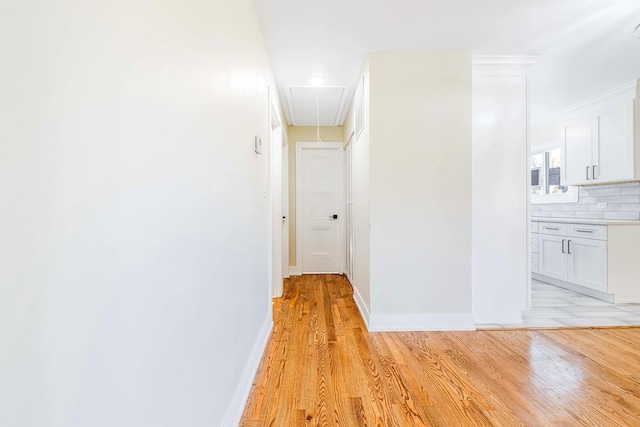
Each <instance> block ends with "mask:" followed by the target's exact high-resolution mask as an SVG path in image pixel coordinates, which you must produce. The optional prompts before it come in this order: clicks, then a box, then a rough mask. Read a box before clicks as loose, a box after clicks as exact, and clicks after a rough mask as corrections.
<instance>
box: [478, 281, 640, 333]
mask: <svg viewBox="0 0 640 427" xmlns="http://www.w3.org/2000/svg"><path fill="white" fill-rule="evenodd" d="M531 305H532V308H531V310H529V311H527V312H524V313H523V316H522V318H523V323H520V324H483V325H476V327H477V328H478V329H496V328H554V327H589V326H630V325H640V304H618V305H616V304H610V303H608V302H606V301H601V300H599V299H596V298H591V297H589V296H586V295H582V294H579V293H576V292H573V291H569V290H567V289H563V288H560V287H557V286H554V285H550V284H548V283H543V282H539V281H537V280H533V281H532V282H531Z"/></svg>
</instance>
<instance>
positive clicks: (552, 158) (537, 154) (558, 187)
mask: <svg viewBox="0 0 640 427" xmlns="http://www.w3.org/2000/svg"><path fill="white" fill-rule="evenodd" d="M561 168H562V149H561V148H560V145H559V144H549V145H544V146H539V147H534V148H533V149H532V150H531V203H571V202H577V201H578V189H577V187H575V186H567V185H562V181H561V176H562V174H561Z"/></svg>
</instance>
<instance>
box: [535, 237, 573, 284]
mask: <svg viewBox="0 0 640 427" xmlns="http://www.w3.org/2000/svg"><path fill="white" fill-rule="evenodd" d="M539 239H540V243H539V247H538V250H539V253H538V273H540V274H543V275H545V276H549V277H553V278H555V279H560V280H567V256H566V254H565V245H566V242H567V239H566V238H565V237H563V236H553V235H547V234H540V235H539Z"/></svg>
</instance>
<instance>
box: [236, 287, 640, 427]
mask: <svg viewBox="0 0 640 427" xmlns="http://www.w3.org/2000/svg"><path fill="white" fill-rule="evenodd" d="M352 294H353V293H352V289H351V286H350V285H349V283H348V282H347V281H346V279H344V278H343V277H341V276H331V275H326V276H323V275H317V276H303V277H296V278H292V279H291V280H290V281H288V283H286V284H285V289H284V296H283V298H280V299H278V300H276V301H275V302H274V320H275V324H274V331H273V335H272V337H271V340H270V342H269V344H268V347H267V349H266V351H265V354H264V356H263V359H262V362H261V365H260V368H259V371H258V374H257V376H256V379H255V383H254V384H253V388H252V390H251V393H250V395H249V399H248V402H247V405H246V407H245V411H244V414H243V418H242V421H241V424H240V425H242V426H251V427H256V426H274V427H286V426H329V425H331V426H384V427H387V426H521V425H522V426H583V425H584V426H640V328H613V329H562V330H531V331H526V330H495V331H477V332H395V333H368V332H367V330H366V328H365V326H364V323H363V322H362V319H361V317H360V315H359V313H358V310H357V308H356V306H355V302H354V300H353V297H352Z"/></svg>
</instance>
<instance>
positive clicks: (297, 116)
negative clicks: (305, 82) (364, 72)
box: [285, 86, 349, 126]
mask: <svg viewBox="0 0 640 427" xmlns="http://www.w3.org/2000/svg"><path fill="white" fill-rule="evenodd" d="M285 94H286V99H287V107H288V108H287V110H286V113H287V121H288V122H289V124H290V125H293V126H316V125H318V115H319V119H320V120H319V121H320V126H340V125H342V123H343V122H344V116H345V115H346V108H345V107H346V104H347V99H348V95H349V87H348V86H322V87H315V86H288V87H285ZM316 106H317V109H316ZM318 112H319V114H318Z"/></svg>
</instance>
